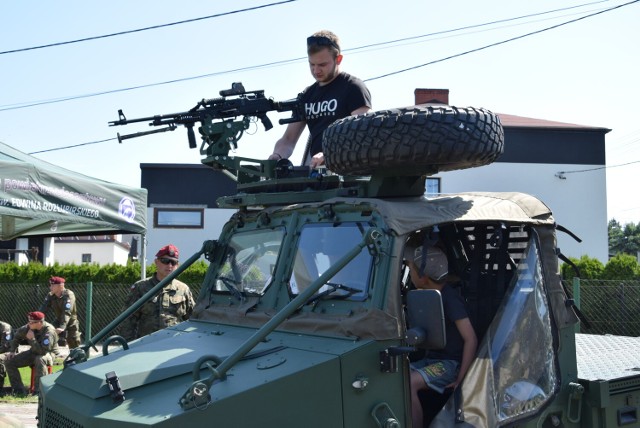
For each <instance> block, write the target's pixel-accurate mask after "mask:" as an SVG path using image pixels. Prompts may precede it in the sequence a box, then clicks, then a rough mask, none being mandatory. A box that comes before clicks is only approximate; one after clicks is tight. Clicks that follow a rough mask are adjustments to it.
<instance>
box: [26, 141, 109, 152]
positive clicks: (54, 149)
mask: <svg viewBox="0 0 640 428" xmlns="http://www.w3.org/2000/svg"><path fill="white" fill-rule="evenodd" d="M113 140H117V138H115V137H114V138H107V139H106V140H99V141H90V142H88V143H80V144H73V145H71V146H64V147H54V148H53V149H46V150H39V151H37V152H31V153H29V154H30V155H35V154H37V153H46V152H55V151H56V150H64V149H72V148H74V147H80V146H89V145H91V144H98V143H104V142H106V141H113Z"/></svg>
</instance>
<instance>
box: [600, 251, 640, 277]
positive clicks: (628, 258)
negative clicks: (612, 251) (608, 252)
mask: <svg viewBox="0 0 640 428" xmlns="http://www.w3.org/2000/svg"><path fill="white" fill-rule="evenodd" d="M638 278H640V265H639V264H638V259H636V257H635V256H632V255H630V254H625V253H619V254H616V255H615V256H614V257H612V258H610V259H609V261H608V262H607V265H606V266H605V267H604V270H603V271H602V274H601V275H600V278H599V279H617V280H625V279H638Z"/></svg>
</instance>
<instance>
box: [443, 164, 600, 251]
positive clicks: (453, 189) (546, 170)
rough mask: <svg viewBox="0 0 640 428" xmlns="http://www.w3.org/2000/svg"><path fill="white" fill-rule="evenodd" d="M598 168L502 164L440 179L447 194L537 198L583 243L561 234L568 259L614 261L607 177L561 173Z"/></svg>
mask: <svg viewBox="0 0 640 428" xmlns="http://www.w3.org/2000/svg"><path fill="white" fill-rule="evenodd" d="M594 168H597V166H594V165H555V164H512V163H502V162H496V163H493V164H490V165H487V166H483V167H480V168H471V169H466V170H459V171H451V172H446V173H442V174H438V175H436V176H434V177H440V178H441V179H442V180H441V191H442V192H443V193H457V192H470V191H491V192H523V193H528V194H531V195H533V196H535V197H537V198H539V199H540V200H542V202H544V203H545V204H546V205H547V206H548V207H550V208H551V211H552V212H553V216H554V218H555V220H556V223H557V224H559V225H561V226H564V227H565V228H567V229H569V230H570V231H571V232H573V233H574V234H575V235H577V236H578V237H579V238H580V239H582V243H578V242H577V241H575V240H574V239H573V238H572V237H570V236H569V235H567V234H565V233H562V232H558V247H559V248H560V250H561V251H562V253H563V254H564V255H565V256H567V257H576V258H580V256H582V255H585V254H586V255H588V256H589V257H595V258H597V259H599V260H600V261H601V262H602V263H606V262H607V260H608V228H607V225H608V220H607V191H606V185H607V182H606V173H605V170H604V169H597V170H595V171H588V172H577V173H565V174H564V176H565V177H566V179H560V178H558V177H556V176H555V175H556V174H557V173H558V172H559V171H567V172H568V171H580V170H587V169H594Z"/></svg>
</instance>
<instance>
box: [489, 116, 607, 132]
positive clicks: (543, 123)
mask: <svg viewBox="0 0 640 428" xmlns="http://www.w3.org/2000/svg"><path fill="white" fill-rule="evenodd" d="M497 115H498V117H500V122H501V123H502V126H504V127H510V128H545V129H551V128H553V129H582V130H585V131H587V130H588V131H604V132H605V133H606V132H609V131H611V129H608V128H601V127H597V126H585V125H576V124H573V123H564V122H555V121H552V120H545V119H534V118H532V117H523V116H515V115H513V114H504V113H497Z"/></svg>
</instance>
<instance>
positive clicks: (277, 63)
mask: <svg viewBox="0 0 640 428" xmlns="http://www.w3.org/2000/svg"><path fill="white" fill-rule="evenodd" d="M606 1H608V0H600V1H595V2H591V3H584V4H580V5H577V6H570V7H566V8H560V9H554V10H550V11H544V12H538V13H534V14H528V15H521V16H517V17H512V18H506V19H500V20H495V21H490V22H485V23H481V24H474V25H468V26H465V27H459V28H455V29H452V30H444V31H438V32H433V33H427V34H422V35H419V36H412V37H406V38H402V39H396V40H391V41H386V42H380V43H372V44H368V45H363V46H359V47H356V48H350V49H345V50H344V51H345V52H351V51H358V50H364V49H368V48H372V47H378V46H384V45H390V44H396V43H400V42H406V41H410V40H416V39H421V38H426V37H432V36H437V35H441V34H447V33H452V32H458V31H463V30H469V29H473V28H479V27H486V26H489V25H495V24H500V23H505V22H510V21H517V20H520V19H525V18H531V17H535V16H540V15H547V14H550V13H556V12H561V11H565V10H570V9H575V8H579V7H584V6H591V5H593V4H597V3H603V2H606ZM206 18H207V17H204V18H198V19H206ZM181 22H184V21H181ZM156 27H157V26H156ZM149 28H154V27H149ZM500 43H504V42H500ZM485 48H486V47H485ZM481 49H484V48H479V49H478V50H481ZM471 52H474V51H470V52H467V53H471ZM464 54H465V53H463V54H458V55H454V56H452V57H450V58H454V57H456V56H461V55H464ZM304 59H306V57H298V58H294V59H288V60H281V61H275V62H270V63H265V64H259V65H253V66H247V67H240V68H235V69H230V70H224V71H217V72H212V73H206V74H201V75H197V76H189V77H183V78H178V79H172V80H166V81H162V82H155V83H148V84H144V85H136V86H130V87H127V88H120V89H112V90H106V91H100V92H94V93H89V94H82V95H72V96H68V97H60V98H54V99H48V100H41V101H34V102H25V103H14V104H6V105H0V112H3V111H7V110H17V109H22V108H29V107H36V106H40V105H45V104H54V103H60V102H65V101H72V100H77V99H83V98H91V97H96V96H100V95H108V94H114V93H119V92H127V91H133V90H136V89H143V88H149V87H154V86H162V85H168V84H172V83H179V82H185V81H189V80H196V79H202V78H206V77H213V76H220V75H224V74H228V73H234V72H240V71H247V70H255V69H260V68H265V67H274V66H280V65H285V64H289V63H294V62H297V61H302V60H304ZM446 59H448V58H445V59H440V60H437V61H434V62H431V63H427V64H423V65H422V66H425V65H430V64H433V63H436V62H442V61H444V60H446ZM420 67H421V66H420ZM407 70H411V69H407ZM400 72H402V71H399V72H395V73H391V74H397V73H400ZM391 74H389V75H391ZM382 77H384V76H382ZM377 78H379V77H377ZM377 78H373V79H367V80H375V79H377Z"/></svg>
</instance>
